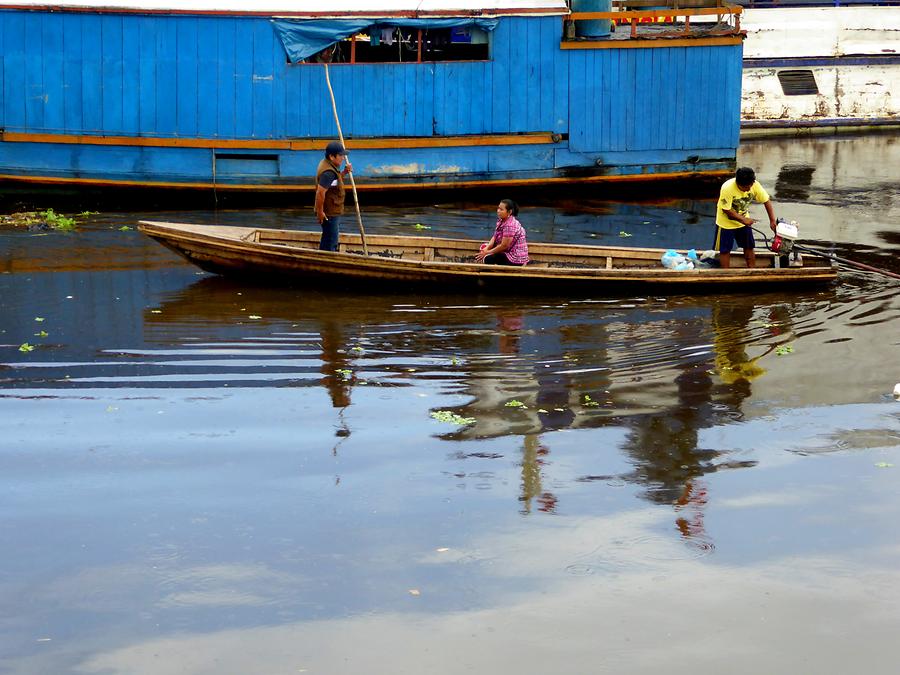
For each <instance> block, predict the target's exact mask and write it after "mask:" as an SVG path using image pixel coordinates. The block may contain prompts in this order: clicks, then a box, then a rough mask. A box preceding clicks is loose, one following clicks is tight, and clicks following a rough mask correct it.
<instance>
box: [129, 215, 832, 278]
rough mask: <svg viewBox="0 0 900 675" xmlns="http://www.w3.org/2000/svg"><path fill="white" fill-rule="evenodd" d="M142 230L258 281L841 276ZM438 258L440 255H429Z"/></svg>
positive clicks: (216, 267)
mask: <svg viewBox="0 0 900 675" xmlns="http://www.w3.org/2000/svg"><path fill="white" fill-rule="evenodd" d="M140 229H141V231H143V232H144V233H145V234H147V235H148V236H150V237H152V238H153V239H155V240H157V241H159V242H160V243H162V244H163V245H165V246H167V247H168V248H170V249H172V250H173V251H176V252H177V253H179V254H180V255H182V256H183V257H185V258H186V259H187V260H189V261H190V262H192V263H193V264H195V265H197V266H198V267H200V268H201V269H204V270H206V271H209V272H213V273H216V274H223V275H228V276H239V277H242V278H245V279H249V280H251V281H253V282H254V283H285V282H288V283H292V282H293V283H300V284H303V283H311V284H314V285H317V286H320V287H322V286H324V285H327V286H328V287H334V286H348V287H355V288H371V287H373V286H378V287H383V286H392V287H394V288H401V289H413V288H415V289H420V288H426V287H427V288H428V289H448V290H449V289H453V290H460V289H474V290H484V291H502V292H523V293H555V292H558V291H564V290H565V291H571V290H577V291H580V292H584V293H597V292H614V291H624V290H629V291H633V290H635V289H642V288H644V289H648V290H649V289H652V290H653V291H654V292H683V291H684V290H685V289H688V288H693V289H698V288H704V289H720V290H721V289H737V288H743V287H747V286H765V287H770V288H777V287H783V288H786V289H789V288H795V287H796V286H797V285H798V284H823V283H830V282H832V281H834V279H835V276H836V274H835V270H834V269H833V268H832V266H831V265H830V263H828V261H827V260H825V259H818V260H817V262H816V264H814V265H810V266H804V267H799V268H792V267H786V268H781V269H775V268H773V267H771V265H772V264H773V263H774V258H773V257H772V256H771V255H769V256H767V255H766V254H764V253H760V254H759V255H758V260H759V264H763V265H767V267H760V268H757V269H746V268H741V267H735V268H732V269H728V270H721V269H699V270H693V271H682V272H676V271H672V270H668V269H665V268H663V267H662V266H661V265H660V263H659V258H660V256H661V254H662V252H663V251H662V250H661V249H660V250H656V249H624V248H615V249H614V248H603V247H589V246H566V245H549V244H532V245H531V246H530V248H531V249H532V257H533V258H535V259H536V262H535V263H533V264H529V265H527V266H525V267H522V268H509V267H503V266H493V265H483V264H476V263H474V259H473V258H474V254H475V252H476V251H477V250H478V244H479V242H477V241H473V240H464V239H439V238H431V237H391V236H374V237H372V236H370V237H367V244H368V250H369V255H364V254H363V249H362V242H361V239H360V237H359V236H358V235H346V234H342V235H341V251H339V252H329V251H318V250H316V249H315V248H313V247H314V246H315V245H316V244H317V243H318V236H319V235H318V234H317V233H314V232H286V231H278V230H257V229H254V228H224V227H222V228H217V227H213V226H206V227H204V226H197V225H178V224H165V223H153V222H142V223H141V225H140ZM279 237H281V239H278V238H279ZM267 239H268V241H267ZM276 241H280V242H281V243H274V242H276ZM284 242H287V243H284ZM434 257H438V258H441V259H438V260H435V259H432V260H429V259H428V258H434ZM734 262H735V263H736V265H740V264H742V262H743V260H742V258H741V256H739V255H735V256H734ZM654 265H655V266H654ZM607 266H609V267H607ZM614 266H615V267H614Z"/></svg>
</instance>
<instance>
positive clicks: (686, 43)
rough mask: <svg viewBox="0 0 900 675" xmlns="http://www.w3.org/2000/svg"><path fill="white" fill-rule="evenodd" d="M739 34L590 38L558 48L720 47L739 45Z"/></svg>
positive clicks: (561, 44)
mask: <svg viewBox="0 0 900 675" xmlns="http://www.w3.org/2000/svg"><path fill="white" fill-rule="evenodd" d="M743 39H744V38H743V36H741V35H729V36H725V37H714V38H672V39H666V38H652V39H649V40H642V39H640V38H637V39H634V40H631V39H629V40H592V41H587V40H585V41H578V42H576V41H572V42H560V43H559V48H560V49H665V48H667V47H722V46H725V45H739V44H741V42H742V41H743Z"/></svg>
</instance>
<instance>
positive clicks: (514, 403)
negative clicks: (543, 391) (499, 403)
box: [503, 399, 525, 408]
mask: <svg viewBox="0 0 900 675" xmlns="http://www.w3.org/2000/svg"><path fill="white" fill-rule="evenodd" d="M503 405H505V406H506V407H507V408H524V407H525V404H524V403H522V401H517V400H516V399H513V400H511V401H507V402H506V403H504V404H503Z"/></svg>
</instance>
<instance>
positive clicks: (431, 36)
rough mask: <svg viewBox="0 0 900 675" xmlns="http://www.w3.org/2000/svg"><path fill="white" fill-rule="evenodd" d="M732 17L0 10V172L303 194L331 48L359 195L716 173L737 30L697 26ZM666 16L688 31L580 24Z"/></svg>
mask: <svg viewBox="0 0 900 675" xmlns="http://www.w3.org/2000/svg"><path fill="white" fill-rule="evenodd" d="M599 1H600V2H604V1H605V2H608V1H609V0H599ZM588 8H590V6H588ZM609 9H612V8H609ZM740 11H741V9H740V8H739V7H736V8H723V7H712V8H700V9H684V10H665V11H659V10H637V11H630V12H629V11H618V12H612V11H607V12H579V13H574V14H573V13H572V12H571V11H570V10H569V8H568V6H567V4H566V2H565V0H481V1H479V0H421V1H418V0H417V1H415V2H413V1H412V0H384V1H383V2H375V0H337V2H334V3H330V4H328V6H327V9H323V5H322V4H321V3H318V2H313V1H312V0H260V1H259V2H256V3H242V2H237V1H236V0H185V1H184V2H174V0H169V1H166V0H114V1H111V2H90V1H88V0H14V1H13V2H2V1H0V59H2V62H0V81H2V89H0V129H2V132H0V180H5V181H15V182H19V183H22V182H27V183H37V184H40V185H53V184H56V185H60V184H61V185H93V186H107V185H109V186H144V187H163V188H202V189H215V190H222V191H226V190H228V191H264V190H265V191H283V192H294V191H297V192H302V191H311V190H312V189H313V178H312V176H313V174H314V173H315V168H316V166H317V163H318V161H319V159H320V158H321V156H322V149H323V148H324V147H325V145H326V143H327V142H328V141H330V140H333V139H334V138H335V137H336V136H337V132H336V127H335V121H334V117H333V113H332V108H331V102H330V99H329V95H328V90H327V86H326V80H325V68H324V66H323V64H322V63H320V62H318V61H319V60H322V59H326V58H328V57H329V52H330V58H331V59H332V63H331V65H330V66H329V69H328V70H329V72H330V76H331V81H332V84H333V87H334V90H335V95H336V99H337V109H338V111H339V114H340V118H341V124H342V127H343V131H344V136H345V138H346V141H347V145H348V147H349V148H350V149H351V150H352V151H353V152H352V161H353V166H354V174H355V176H356V179H357V186H358V188H359V189H360V190H362V191H365V190H383V189H397V188H402V189H409V188H428V187H448V186H451V187H455V186H488V185H492V184H502V185H504V186H507V185H510V184H513V185H526V186H528V185H535V186H544V185H548V184H552V183H566V184H570V183H577V182H588V183H590V182H604V181H605V182H615V181H634V180H651V179H659V178H670V179H671V178H685V177H698V176H700V177H704V176H705V177H716V176H720V175H724V174H725V173H726V172H728V171H730V170H731V169H732V168H733V165H734V158H735V152H736V148H737V144H738V136H739V124H740V102H741V96H740V88H741V50H742V47H741V32H740V29H739V26H737V25H734V26H731V27H730V28H729V27H726V28H725V29H724V30H721V29H720V30H718V31H711V30H706V31H705V32H704V31H702V30H699V29H697V30H695V27H696V26H697V25H699V24H698V21H699V19H702V18H703V17H704V16H713V17H714V18H719V19H726V18H729V17H730V18H731V20H734V19H736V18H737V17H739V14H740ZM673 13H677V14H679V15H684V16H682V19H685V18H687V19H690V18H693V19H694V21H692V22H685V25H684V27H683V29H682V28H679V29H678V31H676V32H674V33H673V32H672V31H668V32H666V31H663V32H660V31H656V32H653V33H647V32H641V31H637V30H629V28H628V26H624V25H619V30H616V31H615V32H614V33H612V34H611V35H599V36H598V35H594V34H592V33H591V30H590V29H589V28H588V29H585V30H582V28H581V27H582V26H588V27H589V26H590V25H592V24H594V23H600V24H604V22H605V25H606V26H609V23H608V22H609V19H610V17H616V18H618V19H620V20H621V19H622V17H624V20H626V21H627V20H630V21H632V22H635V21H638V20H643V18H644V17H645V15H646V16H650V15H661V14H673ZM718 25H719V26H721V25H722V24H718ZM607 30H608V28H607ZM698 31H699V32H698ZM322 45H325V47H323V46H322Z"/></svg>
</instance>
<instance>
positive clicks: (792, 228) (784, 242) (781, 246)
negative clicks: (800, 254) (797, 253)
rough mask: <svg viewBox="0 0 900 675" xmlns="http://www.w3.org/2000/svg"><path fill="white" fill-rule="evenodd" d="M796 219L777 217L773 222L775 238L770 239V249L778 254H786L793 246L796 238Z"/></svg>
mask: <svg viewBox="0 0 900 675" xmlns="http://www.w3.org/2000/svg"><path fill="white" fill-rule="evenodd" d="M797 236H798V230H797V221H795V220H792V221H791V222H788V221H786V220H784V219H783V218H779V219H778V221H777V222H776V223H775V238H774V239H773V240H772V251H773V252H774V253H778V254H779V255H787V254H788V253H790V252H791V249H793V248H794V242H795V241H796V240H797Z"/></svg>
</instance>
